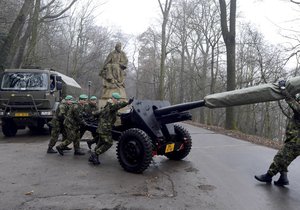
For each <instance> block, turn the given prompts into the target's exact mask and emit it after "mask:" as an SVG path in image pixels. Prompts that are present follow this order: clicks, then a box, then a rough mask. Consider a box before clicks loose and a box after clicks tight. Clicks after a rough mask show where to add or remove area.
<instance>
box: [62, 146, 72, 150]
mask: <svg viewBox="0 0 300 210" xmlns="http://www.w3.org/2000/svg"><path fill="white" fill-rule="evenodd" d="M63 150H72V148H70V147H67V146H65V147H64V148H63Z"/></svg>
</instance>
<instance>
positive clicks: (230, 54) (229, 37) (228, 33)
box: [219, 0, 236, 129]
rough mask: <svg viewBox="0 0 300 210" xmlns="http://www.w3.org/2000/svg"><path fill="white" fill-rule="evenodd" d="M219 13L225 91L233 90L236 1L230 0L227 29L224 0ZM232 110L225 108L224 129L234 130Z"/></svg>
mask: <svg viewBox="0 0 300 210" xmlns="http://www.w3.org/2000/svg"><path fill="white" fill-rule="evenodd" d="M219 3H220V11H221V28H222V35H223V39H224V42H225V45H226V51H227V52H226V55H227V90H228V91H230V90H234V89H235V85H236V81H235V28H236V0H230V15H229V27H228V22H227V18H228V17H227V6H226V2H225V0H219ZM235 127H236V126H235V117H234V108H233V107H228V108H226V122H225V128H226V129H235Z"/></svg>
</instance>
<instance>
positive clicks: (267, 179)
mask: <svg viewBox="0 0 300 210" xmlns="http://www.w3.org/2000/svg"><path fill="white" fill-rule="evenodd" d="M254 177H255V179H257V180H258V181H260V182H266V183H271V182H272V177H273V176H272V175H270V174H269V173H266V174H262V175H255V176H254Z"/></svg>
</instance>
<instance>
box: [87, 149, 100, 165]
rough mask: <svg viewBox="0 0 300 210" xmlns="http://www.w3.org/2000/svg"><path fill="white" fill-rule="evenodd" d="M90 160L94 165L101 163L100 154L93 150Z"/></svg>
mask: <svg viewBox="0 0 300 210" xmlns="http://www.w3.org/2000/svg"><path fill="white" fill-rule="evenodd" d="M89 162H91V163H93V164H94V165H99V164H100V161H99V156H98V155H97V154H96V153H94V152H92V154H91V156H90V157H89Z"/></svg>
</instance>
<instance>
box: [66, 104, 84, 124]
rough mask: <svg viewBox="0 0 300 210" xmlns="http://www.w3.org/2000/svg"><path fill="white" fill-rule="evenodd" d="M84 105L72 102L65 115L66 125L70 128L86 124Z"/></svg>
mask: <svg viewBox="0 0 300 210" xmlns="http://www.w3.org/2000/svg"><path fill="white" fill-rule="evenodd" d="M83 114H84V106H83V105H80V104H72V105H71V106H70V107H69V109H68V112H67V114H66V116H65V120H64V125H65V126H66V127H69V128H79V127H80V126H83V125H84V124H85V121H84V118H83Z"/></svg>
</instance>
